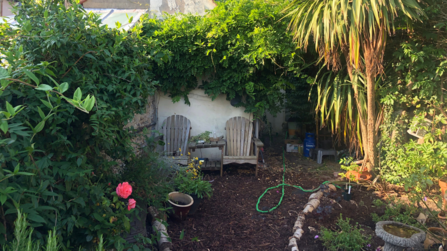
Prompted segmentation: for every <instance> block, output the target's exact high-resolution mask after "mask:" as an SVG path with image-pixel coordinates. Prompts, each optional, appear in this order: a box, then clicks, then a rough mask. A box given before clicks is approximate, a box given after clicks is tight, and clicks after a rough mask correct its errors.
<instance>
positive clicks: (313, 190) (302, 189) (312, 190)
mask: <svg viewBox="0 0 447 251" xmlns="http://www.w3.org/2000/svg"><path fill="white" fill-rule="evenodd" d="M284 159H285V155H284V150H283V151H282V165H283V168H284V170H283V173H282V183H281V184H279V185H277V186H274V187H269V188H267V189H266V190H265V191H264V193H263V194H262V195H261V197H259V199H258V203H256V210H257V211H258V212H260V213H270V212H271V211H273V210H275V209H277V208H278V207H279V205H281V202H282V199H283V198H284V187H285V186H289V187H294V188H298V189H301V191H303V192H308V193H311V192H315V191H317V190H319V189H320V187H317V188H315V189H309V190H306V189H304V188H302V187H301V186H294V185H289V184H286V183H284V176H285V174H286V163H285V161H284ZM328 183H330V182H329V181H325V182H323V184H322V185H325V184H328ZM335 186H336V187H338V188H340V189H341V187H339V186H337V185H335ZM278 187H282V194H281V199H280V200H279V202H278V205H276V206H274V207H272V208H270V209H269V210H267V211H263V210H260V209H259V203H261V199H262V197H264V195H265V194H266V193H267V192H268V190H271V189H275V188H278Z"/></svg>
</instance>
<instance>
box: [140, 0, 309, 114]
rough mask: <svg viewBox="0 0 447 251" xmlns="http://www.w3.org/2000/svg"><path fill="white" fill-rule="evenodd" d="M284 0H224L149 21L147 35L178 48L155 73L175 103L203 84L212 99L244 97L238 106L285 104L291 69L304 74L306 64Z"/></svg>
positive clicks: (257, 108) (259, 110)
mask: <svg viewBox="0 0 447 251" xmlns="http://www.w3.org/2000/svg"><path fill="white" fill-rule="evenodd" d="M283 8H284V2H282V1H272V0H268V1H262V0H255V1H251V0H242V1H238V0H229V1H225V2H223V3H218V5H217V7H216V8H214V9H213V10H212V11H210V12H209V13H208V14H207V15H205V16H203V17H201V16H194V15H185V14H178V15H174V16H165V17H164V18H163V20H159V19H157V18H153V19H149V20H146V21H145V23H144V28H143V31H144V32H143V34H144V35H145V36H148V37H151V38H152V39H154V40H157V41H158V42H160V43H161V46H162V48H163V49H167V50H169V51H170V52H171V53H172V58H171V60H170V61H169V63H167V64H163V65H158V66H156V67H155V68H154V70H153V73H154V74H155V75H156V77H155V78H156V79H157V80H158V81H159V86H160V88H161V90H162V91H163V92H165V93H167V94H169V95H170V97H172V99H173V101H174V102H177V101H179V100H180V99H181V98H184V100H185V103H186V104H189V100H188V96H187V95H188V93H189V92H190V91H191V90H194V89H196V88H197V77H202V78H204V79H205V81H203V84H202V85H201V86H200V88H203V89H204V90H205V93H206V94H208V95H209V96H210V97H211V98H215V97H217V95H219V94H226V95H227V99H229V100H231V99H233V98H235V97H236V96H237V95H240V96H241V97H242V102H241V103H239V104H238V106H244V107H245V111H246V112H249V113H254V114H255V115H262V114H263V113H264V111H266V110H269V111H270V112H271V113H273V114H274V113H276V112H278V111H279V110H280V109H281V108H282V107H283V100H284V96H283V95H284V94H283V93H281V92H280V90H282V89H287V88H291V87H292V85H291V84H290V82H289V81H288V79H289V78H288V76H289V75H290V74H295V75H299V72H300V70H301V68H302V67H303V65H304V64H305V61H304V59H303V58H302V53H303V52H300V50H299V48H297V47H296V44H295V43H294V42H293V41H292V36H291V35H290V34H289V33H287V32H286V28H287V25H288V23H289V20H288V19H281V17H282V16H283V14H281V10H282V9H283Z"/></svg>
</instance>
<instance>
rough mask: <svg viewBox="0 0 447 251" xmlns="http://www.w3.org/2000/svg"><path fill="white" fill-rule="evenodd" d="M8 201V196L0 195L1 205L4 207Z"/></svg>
mask: <svg viewBox="0 0 447 251" xmlns="http://www.w3.org/2000/svg"><path fill="white" fill-rule="evenodd" d="M6 199H8V197H7V196H6V195H4V194H2V195H0V203H2V205H3V204H5V202H6Z"/></svg>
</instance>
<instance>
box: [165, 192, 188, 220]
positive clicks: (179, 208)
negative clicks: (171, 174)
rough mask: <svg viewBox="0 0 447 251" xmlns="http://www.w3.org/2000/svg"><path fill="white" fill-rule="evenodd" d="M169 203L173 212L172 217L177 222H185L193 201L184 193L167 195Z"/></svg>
mask: <svg viewBox="0 0 447 251" xmlns="http://www.w3.org/2000/svg"><path fill="white" fill-rule="evenodd" d="M168 201H169V203H170V204H171V206H172V210H173V211H174V213H173V215H174V217H175V218H177V219H179V220H185V219H186V216H187V215H188V213H189V210H190V208H191V206H192V204H193V203H194V199H193V198H192V197H191V196H189V195H187V194H184V193H179V192H172V193H169V200H168Z"/></svg>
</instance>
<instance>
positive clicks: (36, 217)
mask: <svg viewBox="0 0 447 251" xmlns="http://www.w3.org/2000/svg"><path fill="white" fill-rule="evenodd" d="M28 219H29V220H32V221H35V222H40V223H47V222H46V221H45V219H44V218H42V216H40V215H37V214H29V215H28Z"/></svg>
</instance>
